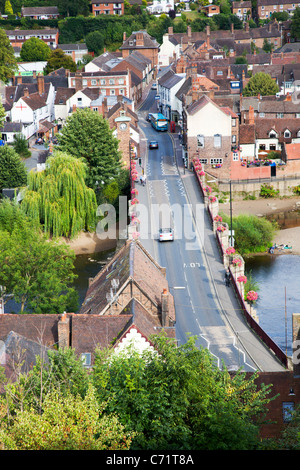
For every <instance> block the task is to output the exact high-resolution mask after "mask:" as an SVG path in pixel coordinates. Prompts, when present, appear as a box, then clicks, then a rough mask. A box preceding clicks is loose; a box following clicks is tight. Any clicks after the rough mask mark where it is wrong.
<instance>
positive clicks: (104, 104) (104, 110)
mask: <svg viewBox="0 0 300 470" xmlns="http://www.w3.org/2000/svg"><path fill="white" fill-rule="evenodd" d="M102 109H103V111H102V114H103V117H106V116H107V111H108V109H107V98H106V97H105V98H103V101H102Z"/></svg>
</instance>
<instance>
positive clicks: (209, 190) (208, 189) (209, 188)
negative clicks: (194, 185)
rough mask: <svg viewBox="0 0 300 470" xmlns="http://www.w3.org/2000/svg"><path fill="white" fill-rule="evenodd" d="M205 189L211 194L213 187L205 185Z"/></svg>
mask: <svg viewBox="0 0 300 470" xmlns="http://www.w3.org/2000/svg"><path fill="white" fill-rule="evenodd" d="M204 191H205V192H206V193H207V194H210V193H211V191H212V189H211V187H210V186H205V188H204Z"/></svg>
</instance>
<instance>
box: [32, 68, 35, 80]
mask: <svg viewBox="0 0 300 470" xmlns="http://www.w3.org/2000/svg"><path fill="white" fill-rule="evenodd" d="M32 77H33V79H34V80H36V71H35V70H33V72H32Z"/></svg>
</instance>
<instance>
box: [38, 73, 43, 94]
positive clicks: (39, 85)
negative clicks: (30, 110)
mask: <svg viewBox="0 0 300 470" xmlns="http://www.w3.org/2000/svg"><path fill="white" fill-rule="evenodd" d="M37 86H38V94H39V95H43V94H44V93H45V82H44V75H42V74H41V73H39V74H38V76H37Z"/></svg>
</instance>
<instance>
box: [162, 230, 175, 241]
mask: <svg viewBox="0 0 300 470" xmlns="http://www.w3.org/2000/svg"><path fill="white" fill-rule="evenodd" d="M159 241H160V242H167V241H174V230H173V229H172V228H161V229H159Z"/></svg>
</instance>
